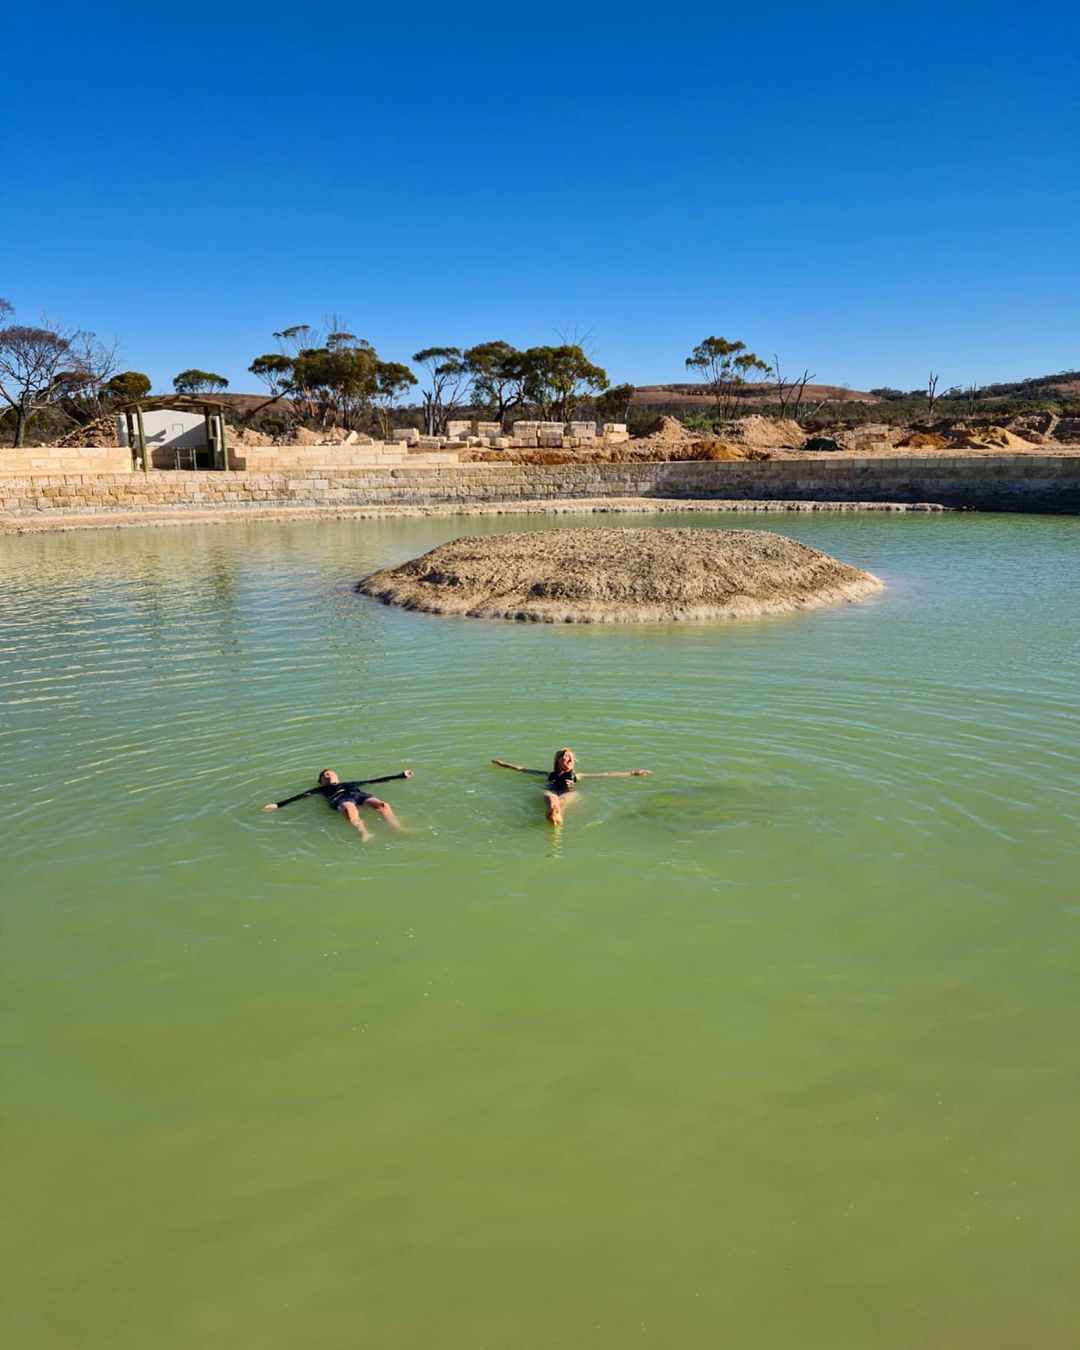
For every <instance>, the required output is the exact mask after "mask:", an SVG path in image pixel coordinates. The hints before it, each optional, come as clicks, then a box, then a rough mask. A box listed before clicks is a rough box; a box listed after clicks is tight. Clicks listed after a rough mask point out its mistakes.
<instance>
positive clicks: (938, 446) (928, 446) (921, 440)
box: [897, 431, 953, 450]
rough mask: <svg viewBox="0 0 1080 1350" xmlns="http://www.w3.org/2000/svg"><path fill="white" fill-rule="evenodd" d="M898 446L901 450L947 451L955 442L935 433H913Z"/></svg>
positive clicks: (899, 442)
mask: <svg viewBox="0 0 1080 1350" xmlns="http://www.w3.org/2000/svg"><path fill="white" fill-rule="evenodd" d="M897 444H898V446H899V448H900V449H901V450H945V449H946V448H947V447H948V446H950V445H952V444H953V442H952V441H950V440H949V438H948V437H947V436H939V435H938V434H937V432H935V431H913V432H912V433H911V435H910V436H905V437H904V439H903V440H902V441H898V442H897Z"/></svg>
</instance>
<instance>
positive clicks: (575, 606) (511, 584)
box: [357, 529, 881, 623]
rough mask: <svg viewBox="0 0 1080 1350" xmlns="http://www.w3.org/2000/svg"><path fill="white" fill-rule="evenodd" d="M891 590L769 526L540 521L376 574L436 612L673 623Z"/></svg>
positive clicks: (402, 600)
mask: <svg viewBox="0 0 1080 1350" xmlns="http://www.w3.org/2000/svg"><path fill="white" fill-rule="evenodd" d="M880 589H881V582H880V581H878V579H877V578H876V577H874V576H871V575H870V573H869V572H864V571H862V570H861V569H859V568H857V567H849V566H847V564H845V563H841V562H838V561H837V560H836V559H835V558H831V557H830V556H829V555H828V554H827V553H821V552H820V551H819V550H818V549H815V548H810V547H809V546H808V545H806V544H800V543H796V542H795V541H794V540H792V539H785V538H784V536H783V535H778V534H772V533H769V532H767V531H764V530H672V529H658V530H633V529H616V530H610V529H596V530H592V529H576V530H538V531H536V532H534V533H526V534H495V535H483V536H479V537H476V536H467V537H465V538H462V539H454V540H451V541H450V543H448V544H440V545H439V547H438V548H434V549H432V550H431V552H430V553H425V554H424V555H423V557H420V558H414V559H412V561H411V562H407V563H403V564H402V565H401V566H400V567H388V568H384V569H383V570H382V571H379V572H374V573H372V575H371V576H369V577H365V578H364V580H363V581H361V582H360V584H359V585H358V586H357V590H358V591H360V592H361V593H362V594H364V595H370V596H373V597H374V598H375V599H378V600H382V601H384V602H385V603H386V604H392V605H400V606H402V607H403V608H405V609H414V610H422V611H423V612H425V613H429V614H466V615H470V616H472V617H474V618H484V619H520V620H527V621H530V622H534V623H657V622H660V623H671V622H675V621H680V620H702V619H732V618H742V617H746V616H750V615H755V614H778V613H785V612H788V611H791V610H796V609H807V608H811V607H813V606H816V605H823V604H830V603H834V602H836V601H840V600H856V599H858V598H859V597H860V596H864V595H869V594H871V593H872V592H874V591H878V590H880Z"/></svg>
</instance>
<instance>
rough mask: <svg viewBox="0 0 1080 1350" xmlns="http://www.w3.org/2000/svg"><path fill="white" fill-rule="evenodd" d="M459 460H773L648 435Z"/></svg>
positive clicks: (738, 449) (740, 448)
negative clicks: (587, 446)
mask: <svg viewBox="0 0 1080 1350" xmlns="http://www.w3.org/2000/svg"><path fill="white" fill-rule="evenodd" d="M458 458H459V459H460V460H461V462H462V463H463V464H475V463H483V464H547V465H558V464H661V463H663V464H667V463H670V462H672V461H673V460H686V459H711V460H745V459H771V458H772V455H771V454H770V452H769V451H768V450H757V449H755V448H754V447H753V446H748V445H731V444H729V443H728V442H726V441H713V440H706V441H694V440H678V441H663V440H660V439H659V438H658V437H652V436H649V437H646V438H644V439H643V440H639V441H627V442H625V443H623V444H621V445H597V446H596V447H595V448H593V449H585V448H583V447H580V448H578V449H576V450H554V449H545V450H540V449H536V450H525V449H520V448H519V449H516V450H483V449H480V448H479V447H469V448H463V449H461V450H460V451H459V452H458Z"/></svg>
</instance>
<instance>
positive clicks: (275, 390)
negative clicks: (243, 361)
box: [248, 352, 294, 402]
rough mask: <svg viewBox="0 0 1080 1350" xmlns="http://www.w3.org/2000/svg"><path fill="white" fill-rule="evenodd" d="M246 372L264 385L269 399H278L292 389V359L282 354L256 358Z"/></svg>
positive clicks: (268, 353)
mask: <svg viewBox="0 0 1080 1350" xmlns="http://www.w3.org/2000/svg"><path fill="white" fill-rule="evenodd" d="M248 370H249V372H250V373H251V374H252V375H254V376H255V378H256V379H257V380H261V381H262V382H263V384H265V385H266V387H267V389H268V390H269V393H270V399H275V398H280V397H281V396H282V395H283V394H287V393H288V392H289V390H290V389H291V388H292V384H293V378H294V374H293V358H292V357H291V356H285V355H284V354H283V353H282V352H266V353H265V354H264V355H263V356H257V357H256V358H255V360H254V361H252V363H251V365H250V366H248ZM267 401H268V402H269V400H267Z"/></svg>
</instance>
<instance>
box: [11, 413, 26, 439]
mask: <svg viewBox="0 0 1080 1350" xmlns="http://www.w3.org/2000/svg"><path fill="white" fill-rule="evenodd" d="M25 430H26V408H25V406H24V405H23V404H22V403H19V404H16V407H15V439H14V440H13V441H12V442H11V448H12V449H13V450H19V449H21V447H22V443H23V432H25Z"/></svg>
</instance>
